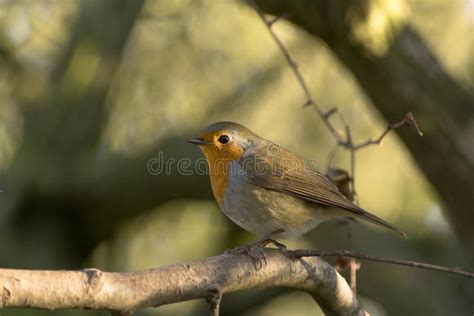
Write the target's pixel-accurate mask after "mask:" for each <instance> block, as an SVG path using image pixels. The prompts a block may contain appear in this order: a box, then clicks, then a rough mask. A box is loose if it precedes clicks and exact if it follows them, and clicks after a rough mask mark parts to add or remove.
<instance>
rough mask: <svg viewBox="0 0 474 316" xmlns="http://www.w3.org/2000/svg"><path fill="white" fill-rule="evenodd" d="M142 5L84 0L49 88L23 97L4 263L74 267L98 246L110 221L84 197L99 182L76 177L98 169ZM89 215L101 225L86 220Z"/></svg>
mask: <svg viewBox="0 0 474 316" xmlns="http://www.w3.org/2000/svg"><path fill="white" fill-rule="evenodd" d="M142 5H143V0H134V1H124V0H119V1H107V0H99V1H96V0H93V1H92V0H88V1H81V2H80V13H79V18H78V20H77V21H76V22H75V25H74V27H73V29H72V35H71V39H70V41H69V43H68V45H67V46H66V47H65V49H64V52H63V55H62V56H61V58H60V60H59V62H58V66H57V67H56V68H55V69H54V71H53V72H52V73H51V76H50V77H49V78H47V80H48V83H47V84H45V89H44V90H45V91H44V93H43V94H41V95H39V96H38V97H37V98H34V99H21V100H18V101H19V102H21V103H23V106H22V109H23V112H24V130H23V139H22V144H21V146H20V147H19V150H18V152H17V153H16V155H15V158H14V160H13V162H12V165H11V168H10V169H9V170H8V173H7V174H6V175H5V183H3V185H4V187H6V188H8V189H7V190H8V194H6V195H4V196H3V199H2V200H1V202H0V203H2V205H1V209H2V214H0V215H1V224H2V227H1V228H0V231H1V232H0V237H1V239H2V247H11V249H8V251H3V253H9V254H14V253H16V254H17V255H10V256H9V257H8V258H6V257H2V258H1V260H2V262H1V265H2V266H9V265H14V266H16V267H21V265H29V264H31V263H34V264H35V265H37V267H42V268H47V267H50V268H60V267H63V268H64V267H67V266H69V267H70V266H77V265H78V263H80V261H82V260H84V257H85V256H87V255H88V254H89V253H90V251H91V249H92V247H93V246H94V245H95V244H96V242H97V240H96V238H95V236H97V235H100V231H101V230H102V229H103V228H101V223H100V222H99V220H105V221H106V219H102V218H100V217H99V216H97V214H94V213H93V211H92V210H91V211H87V208H86V207H84V205H83V203H84V201H87V199H86V198H85V197H87V196H88V192H90V191H100V189H101V188H100V187H94V186H93V183H89V184H88V186H85V187H83V188H79V187H77V186H76V182H77V181H78V179H81V178H82V177H83V175H84V173H85V171H86V170H88V169H92V168H94V165H93V164H89V163H87V162H88V161H89V160H91V158H92V157H94V156H95V154H96V151H97V145H98V144H99V143H100V137H101V135H102V131H103V127H104V126H105V124H106V122H107V121H106V117H107V116H106V112H107V111H106V107H105V104H104V103H105V100H106V97H107V94H108V92H109V88H110V86H111V83H112V79H113V77H114V74H115V72H116V70H117V67H118V65H119V64H120V61H121V58H122V52H123V49H124V47H125V44H126V42H127V38H128V35H129V33H130V32H131V30H132V28H133V26H134V23H135V20H136V18H137V17H138V15H139V13H140V10H141V7H142ZM20 85H21V84H20ZM46 87H47V88H49V89H46ZM21 88H23V89H28V88H29V87H21ZM19 94H20V95H22V93H21V91H19ZM88 219H91V221H93V220H95V222H96V224H97V225H88V223H87V220H88ZM4 250H5V249H4ZM48 251H50V253H49V252H48Z"/></svg>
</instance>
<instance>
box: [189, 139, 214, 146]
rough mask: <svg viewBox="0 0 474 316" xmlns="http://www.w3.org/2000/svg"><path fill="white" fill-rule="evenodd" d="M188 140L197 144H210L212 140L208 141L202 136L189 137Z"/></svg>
mask: <svg viewBox="0 0 474 316" xmlns="http://www.w3.org/2000/svg"><path fill="white" fill-rule="evenodd" d="M187 141H188V142H189V143H191V144H195V145H206V144H210V143H211V142H209V141H206V140H204V139H202V138H199V137H193V138H188V139H187Z"/></svg>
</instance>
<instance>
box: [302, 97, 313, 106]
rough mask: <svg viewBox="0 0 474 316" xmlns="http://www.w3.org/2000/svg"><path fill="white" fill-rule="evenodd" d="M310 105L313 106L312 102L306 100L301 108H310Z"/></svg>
mask: <svg viewBox="0 0 474 316" xmlns="http://www.w3.org/2000/svg"><path fill="white" fill-rule="evenodd" d="M311 104H313V100H311V99H308V100H306V102H305V103H304V104H303V107H307V106H310V105H311Z"/></svg>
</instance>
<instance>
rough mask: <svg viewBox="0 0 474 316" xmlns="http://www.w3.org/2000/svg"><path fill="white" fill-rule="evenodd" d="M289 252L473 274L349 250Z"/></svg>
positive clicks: (297, 255)
mask: <svg viewBox="0 0 474 316" xmlns="http://www.w3.org/2000/svg"><path fill="white" fill-rule="evenodd" d="M287 251H289V250H287ZM291 251H292V252H293V254H292V255H293V256H294V257H296V258H303V257H315V256H316V257H341V256H342V257H350V258H355V259H359V260H368V261H373V262H382V263H390V264H396V265H401V266H406V267H412V268H418V269H426V270H432V271H439V272H446V273H452V274H457V275H462V276H464V277H467V278H471V279H474V273H473V272H469V271H466V270H463V269H460V268H459V267H454V268H451V267H445V266H439V265H435V264H430V263H423V262H416V261H410V260H403V259H397V258H388V257H381V256H374V255H369V254H365V253H359V252H355V251H350V250H291Z"/></svg>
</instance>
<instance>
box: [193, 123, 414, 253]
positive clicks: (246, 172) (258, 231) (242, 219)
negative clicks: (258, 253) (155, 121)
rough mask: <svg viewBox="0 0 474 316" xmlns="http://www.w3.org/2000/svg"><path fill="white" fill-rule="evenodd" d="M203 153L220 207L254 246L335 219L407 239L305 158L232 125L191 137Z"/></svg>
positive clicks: (291, 236)
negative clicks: (249, 236) (356, 221)
mask: <svg viewBox="0 0 474 316" xmlns="http://www.w3.org/2000/svg"><path fill="white" fill-rule="evenodd" d="M188 142H190V143H192V144H197V145H199V147H200V148H201V150H202V151H203V153H204V155H205V157H206V159H207V161H208V163H209V171H210V178H211V186H212V191H213V193H214V197H215V199H216V201H217V204H218V205H219V207H220V208H221V210H222V211H223V212H224V214H225V215H227V216H228V217H229V218H230V219H231V220H232V221H234V222H235V223H236V224H237V225H239V226H240V227H242V228H243V229H245V230H247V231H249V232H251V233H253V234H255V235H258V236H261V238H260V239H259V240H257V241H256V242H254V243H252V245H251V247H264V246H265V245H268V244H274V245H276V246H278V247H279V248H284V245H283V244H281V243H279V242H277V241H276V240H274V238H277V237H281V238H294V237H298V236H300V235H302V234H304V233H306V232H307V231H309V230H311V229H313V228H314V227H316V225H318V224H319V223H321V222H323V221H325V220H328V219H331V218H337V217H339V218H351V219H359V218H360V219H363V220H366V221H369V222H372V223H375V224H377V225H380V226H383V227H385V228H388V229H390V230H392V231H394V232H395V233H397V234H399V235H401V236H404V237H405V236H406V235H405V233H403V232H402V231H401V230H400V229H398V228H397V227H395V226H393V225H391V224H389V223H387V222H386V221H384V220H383V219H381V218H379V217H377V216H375V215H373V214H371V213H369V212H367V211H365V210H363V209H362V208H360V207H359V206H357V205H355V204H354V203H352V202H351V201H349V200H348V199H346V198H345V197H344V195H343V194H342V193H340V192H339V190H338V188H337V187H336V185H335V184H334V183H333V182H331V180H329V178H328V177H326V176H325V175H323V174H321V173H319V172H317V171H316V170H314V168H312V166H311V165H310V164H309V163H308V162H307V161H305V160H303V159H301V158H299V157H298V156H297V155H295V154H293V153H291V152H289V151H288V150H285V149H284V148H282V147H281V146H279V145H278V144H276V143H274V142H271V141H269V140H266V139H264V138H261V137H260V136H258V135H256V134H254V133H253V132H251V131H250V130H249V129H247V128H246V127H244V126H242V125H240V124H237V123H233V122H218V123H214V124H212V125H210V126H208V127H206V128H205V129H204V130H203V131H202V132H201V133H200V134H199V136H198V137H195V138H190V139H188Z"/></svg>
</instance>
